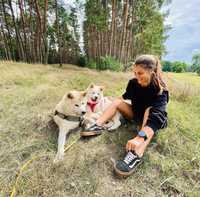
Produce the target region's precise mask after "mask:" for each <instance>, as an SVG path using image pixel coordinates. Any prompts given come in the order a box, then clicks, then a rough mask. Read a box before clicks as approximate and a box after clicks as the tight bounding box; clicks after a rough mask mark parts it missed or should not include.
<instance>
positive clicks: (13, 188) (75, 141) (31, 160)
mask: <svg viewBox="0 0 200 197" xmlns="http://www.w3.org/2000/svg"><path fill="white" fill-rule="evenodd" d="M80 138H81V137H79V138H77V139H75V140H74V141H73V142H72V143H71V144H70V145H68V146H67V147H66V148H65V152H66V151H68V150H69V149H70V148H71V147H72V146H73V145H74V144H75V143H77V142H78V140H79V139H80ZM44 156H45V155H42V156H41V155H40V156H33V157H32V158H31V159H29V160H28V161H27V162H25V163H24V165H22V167H21V168H20V170H19V172H18V173H17V174H16V176H17V178H16V180H15V183H14V185H13V187H12V192H11V194H10V197H14V196H15V193H16V188H17V184H18V182H19V178H20V176H21V174H22V172H23V171H24V169H26V168H27V166H28V165H29V164H30V163H32V162H33V161H34V160H36V159H38V158H42V157H44Z"/></svg>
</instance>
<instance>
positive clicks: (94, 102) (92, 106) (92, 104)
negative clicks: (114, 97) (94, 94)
mask: <svg viewBox="0 0 200 197" xmlns="http://www.w3.org/2000/svg"><path fill="white" fill-rule="evenodd" d="M87 104H88V106H89V107H90V109H91V110H92V112H94V108H95V106H96V104H97V102H96V101H90V102H88V103H87Z"/></svg>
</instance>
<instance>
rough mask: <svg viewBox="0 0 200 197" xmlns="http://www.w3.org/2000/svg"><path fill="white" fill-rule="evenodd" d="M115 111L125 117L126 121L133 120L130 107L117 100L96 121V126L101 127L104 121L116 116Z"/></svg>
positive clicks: (121, 100) (119, 99)
mask: <svg viewBox="0 0 200 197" xmlns="http://www.w3.org/2000/svg"><path fill="white" fill-rule="evenodd" d="M117 111H119V112H120V113H121V114H122V115H123V116H125V117H126V118H128V119H132V118H133V111H132V107H131V105H129V104H127V103H126V102H124V100H123V99H121V98H117V99H115V100H114V101H113V102H112V104H111V105H110V106H109V107H108V108H107V109H106V110H105V111H104V112H103V114H102V115H101V116H100V117H99V118H98V119H97V121H96V124H97V125H99V126H102V125H103V124H104V123H105V122H106V121H108V120H110V119H111V118H112V117H113V116H114V115H115V114H116V112H117Z"/></svg>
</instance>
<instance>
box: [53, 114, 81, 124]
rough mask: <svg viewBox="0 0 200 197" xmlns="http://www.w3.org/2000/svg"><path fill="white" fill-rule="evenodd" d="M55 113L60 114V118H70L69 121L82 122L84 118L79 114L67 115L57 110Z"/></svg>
mask: <svg viewBox="0 0 200 197" xmlns="http://www.w3.org/2000/svg"><path fill="white" fill-rule="evenodd" d="M54 115H55V116H56V115H58V116H59V117H60V118H62V119H65V120H69V121H74V122H80V121H81V120H82V119H81V117H79V116H72V115H65V114H63V113H60V112H58V111H55V113H54Z"/></svg>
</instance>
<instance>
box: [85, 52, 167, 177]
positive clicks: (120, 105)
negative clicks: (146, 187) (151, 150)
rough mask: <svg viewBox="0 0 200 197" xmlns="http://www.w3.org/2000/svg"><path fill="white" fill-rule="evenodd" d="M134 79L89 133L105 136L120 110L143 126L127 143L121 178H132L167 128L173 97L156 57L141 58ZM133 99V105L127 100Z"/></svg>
mask: <svg viewBox="0 0 200 197" xmlns="http://www.w3.org/2000/svg"><path fill="white" fill-rule="evenodd" d="M133 72H134V78H133V79H131V80H130V81H129V82H128V86H127V88H126V91H125V93H124V94H123V95H122V97H121V98H117V99H116V100H115V101H114V102H113V103H112V104H111V105H110V106H109V107H108V108H107V109H106V110H105V112H104V113H103V114H102V116H101V117H100V118H99V119H98V120H97V121H96V123H95V124H94V125H92V126H91V127H90V128H89V129H88V130H87V131H83V132H91V133H93V134H94V135H99V134H101V133H102V131H103V130H105V129H104V127H103V126H102V125H103V124H104V123H105V122H106V121H107V120H109V119H110V118H112V117H113V116H114V114H115V113H116V112H117V110H118V111H119V112H120V113H121V114H122V115H123V116H124V117H126V118H128V119H135V120H136V121H137V122H138V123H141V125H142V126H141V129H140V130H139V131H138V135H137V136H136V137H134V138H133V139H130V140H129V141H128V142H127V144H126V151H127V154H126V156H125V157H124V159H122V160H119V161H118V162H117V163H116V164H115V166H114V169H115V172H116V173H117V174H118V175H122V176H128V175H130V174H131V173H132V172H133V171H134V169H135V167H136V166H137V165H138V164H139V163H140V162H141V158H142V156H143V154H144V151H145V149H146V147H147V145H148V144H149V143H150V141H151V139H152V137H153V136H154V135H155V133H156V132H157V131H158V130H159V129H162V128H165V127H166V126H167V112H166V105H167V103H168V100H169V94H168V90H167V87H166V84H165V83H164V81H163V79H162V71H161V64H160V61H159V59H158V58H157V57H155V56H153V55H141V56H139V57H138V58H137V59H136V61H135V64H134V65H133ZM125 99H130V100H131V105H129V104H127V103H126V102H125V101H124V100H125Z"/></svg>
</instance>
